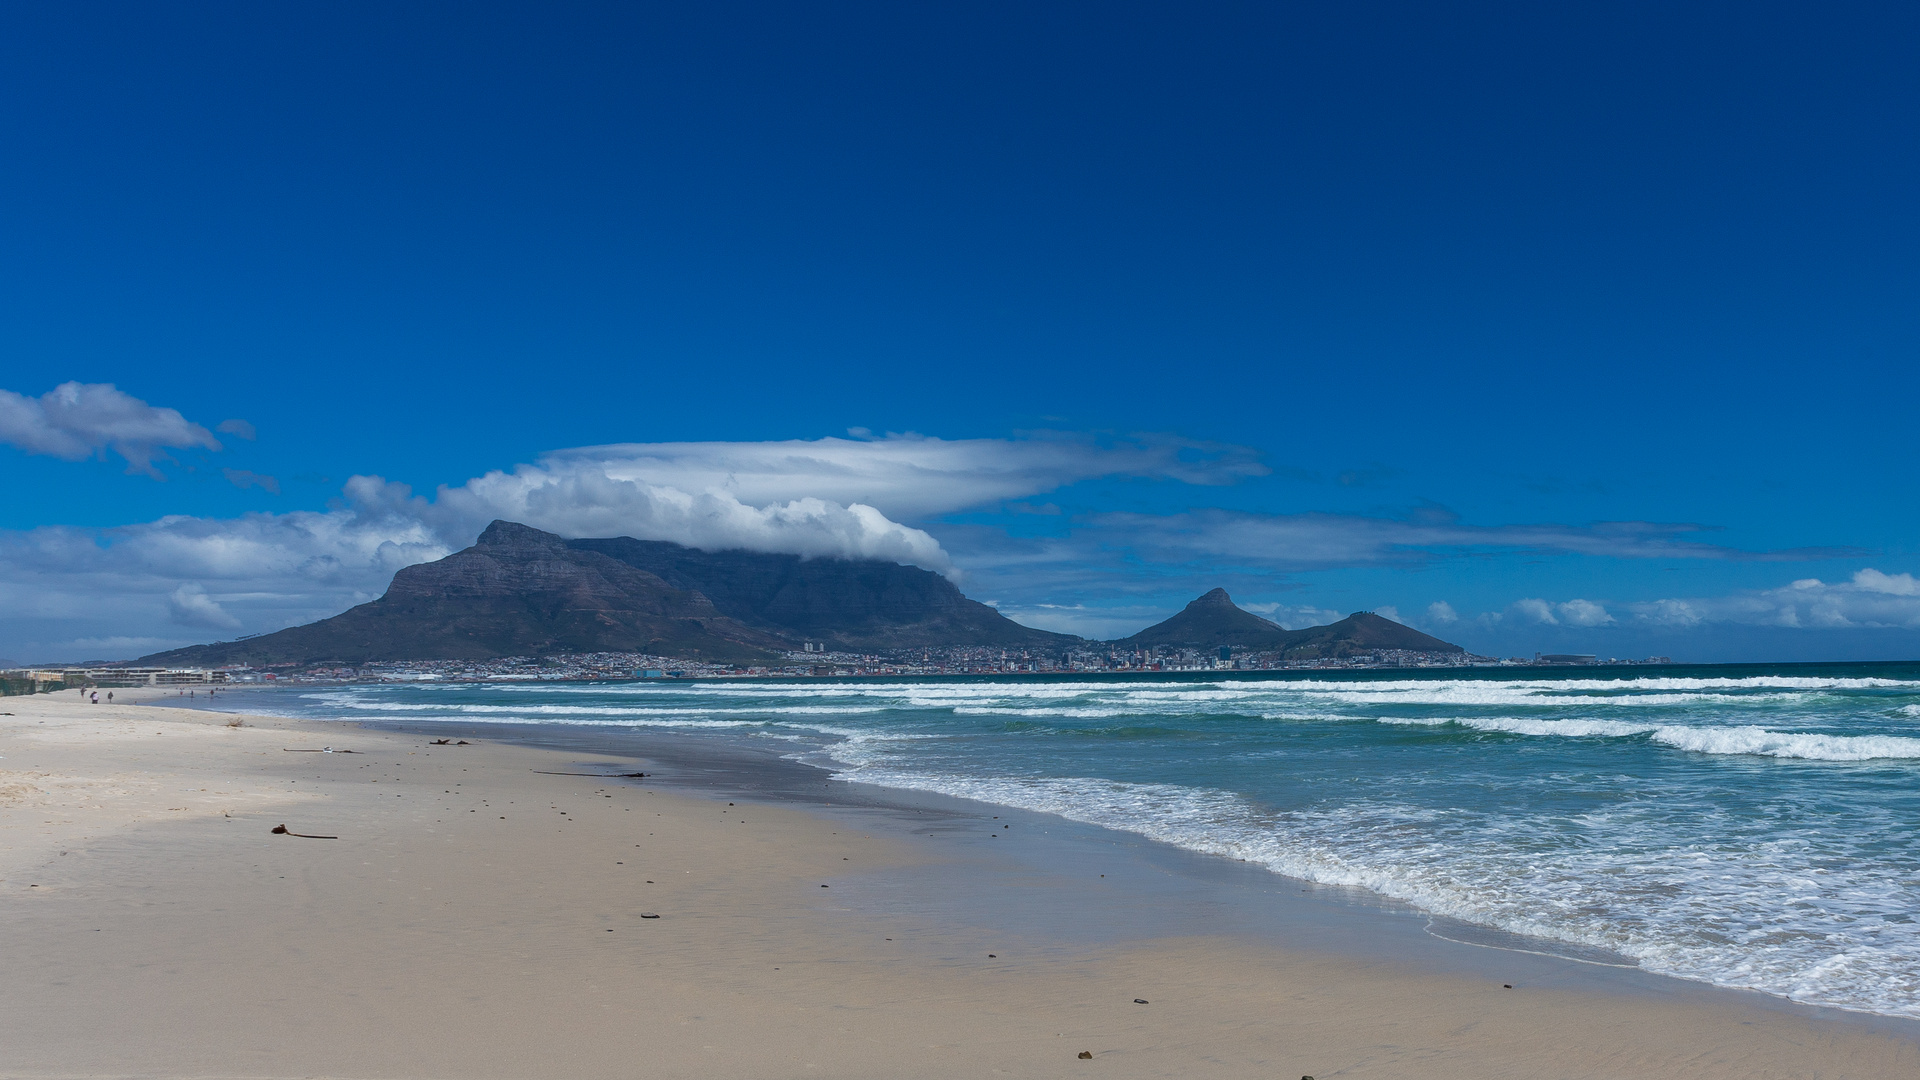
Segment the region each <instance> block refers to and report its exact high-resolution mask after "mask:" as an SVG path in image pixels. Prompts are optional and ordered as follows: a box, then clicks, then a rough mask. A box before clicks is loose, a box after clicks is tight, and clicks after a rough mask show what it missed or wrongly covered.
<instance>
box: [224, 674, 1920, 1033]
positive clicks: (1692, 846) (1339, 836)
mask: <svg viewBox="0 0 1920 1080" xmlns="http://www.w3.org/2000/svg"><path fill="white" fill-rule="evenodd" d="M237 696H240V697H243V698H244V700H245V702H246V705H247V707H248V708H251V709H258V710H260V711H271V712H279V713H288V714H297V715H304V716H321V717H331V718H337V719H342V720H376V721H382V720H383V721H397V722H403V723H407V724H419V723H421V722H423V721H436V720H439V721H457V722H459V723H461V724H468V725H471V724H475V723H503V724H516V725H518V724H545V725H569V726H572V725H595V726H615V727H637V728H652V729H674V730H677V731H680V732H682V733H704V734H706V735H709V736H711V737H713V738H717V739H725V740H730V741H737V740H745V741H749V742H753V743H755V744H758V745H762V746H767V745H772V746H777V747H779V748H780V749H781V750H782V751H783V752H784V753H785V754H787V755H789V756H791V757H793V758H795V759H797V760H800V761H804V762H807V763H810V764H814V765H819V766H821V767H824V768H828V769H831V770H832V771H833V773H834V775H836V776H838V777H839V778H842V779H845V780H855V781H862V782H865V783H869V784H879V785H885V786H890V787H895V788H908V789H915V790H921V791H932V792H941V793H945V794H948V795H955V796H961V797H965V798H969V799H977V800H982V801H985V802H989V803H996V804H1002V805H1006V806H1014V807H1021V808H1025V809H1028V810H1033V811H1039V812H1044V813H1051V814H1058V815H1060V816H1062V817H1066V818H1070V819H1072V820H1075V821H1079V822H1086V823H1090V824H1094V825H1099V826H1104V827H1107V828H1111V829H1119V830H1125V831H1128V832H1132V833H1137V834H1140V835H1142V836H1146V837H1150V838H1152V839H1155V840H1159V841H1164V842H1166V843H1169V844H1175V845H1178V846H1180V847H1183V848H1187V849H1190V850H1193V851H1198V852H1205V853H1210V854H1215V855H1221V856H1225V857H1229V858H1234V859H1240V860H1244V861H1246V862H1250V863H1254V864H1257V865H1259V866H1263V867H1266V868H1268V869H1270V870H1272V871H1273V872H1275V873H1277V874H1285V875H1290V876H1293V877H1298V878H1305V879H1308V880H1311V881H1316V882H1322V883H1326V884H1335V885H1346V886H1357V887H1360V888H1364V889H1368V890H1372V891H1373V892H1375V893H1379V894H1381V895H1384V896H1388V897H1393V898H1396V899H1399V900H1402V901H1405V902H1407V903H1410V904H1412V905H1415V906H1417V907H1419V908H1422V909H1425V910H1427V911H1429V912H1432V913H1435V914H1438V915H1444V916H1448V917H1451V918H1453V919H1458V920H1462V921H1466V922H1470V923H1476V924H1480V925H1484V926H1488V927H1493V928H1497V929H1500V930H1503V931H1507V932H1511V933H1516V934H1525V935H1531V936H1534V937H1537V938H1543V939H1548V940H1550V941H1557V942H1564V943H1568V944H1570V945H1576V946H1586V947H1591V948H1596V949H1601V950H1607V951H1609V952H1612V953H1615V954H1619V955H1622V956H1625V957H1628V958H1631V959H1632V960H1633V961H1634V962H1637V963H1638V964H1639V965H1640V966H1641V967H1642V968H1644V969H1646V970H1649V971H1653V972H1659V973H1662V974H1667V975H1672V976H1678V977H1680V978H1685V979H1695V980H1701V981H1705V982H1709V983H1714V984H1717V985H1722V986H1730V987H1743V988H1749V989H1753V990H1758V991H1763V992H1766V993H1770V994H1776V995H1781V996H1786V997H1791V998H1793V999H1794V1000H1797V1001H1802V1002H1808V1003H1815V1004H1822V1005H1829V1006H1835V1007H1839V1008H1843V1009H1853V1010H1861V1011H1868V1012H1877V1013H1884V1014H1890V1015H1896V1016H1904V1017H1914V1018H1920V920H1917V918H1916V916H1917V915H1920V838H1916V835H1915V827H1916V824H1920V665H1917V664H1834V665H1781V666H1777V667H1760V666H1754V665H1741V666H1737V667H1678V666H1674V667H1659V668H1628V669H1572V670H1568V669H1538V668H1534V669H1473V670H1465V671H1463V670H1459V669H1454V670H1451V671H1419V672H1390V671H1367V672H1338V673H1334V672H1327V673H1321V672H1314V673H1305V672H1300V673H1250V672H1249V673H1234V672H1218V673H1211V674H1207V675H1180V676H1115V677H1064V676H1062V677H967V678H953V679H945V680H924V679H913V680H909V679H848V678H837V679H813V680H765V681H745V680H716V681H679V680H673V681H649V682H632V683H554V682H549V683H494V684H484V685H479V684H436V683H411V684H382V685H365V686H342V687H329V688H315V689H309V690H277V691H274V692H271V693H262V694H245V695H237ZM235 704H237V702H235V701H232V700H229V701H228V702H227V703H226V707H228V708H232V707H234V706H235Z"/></svg>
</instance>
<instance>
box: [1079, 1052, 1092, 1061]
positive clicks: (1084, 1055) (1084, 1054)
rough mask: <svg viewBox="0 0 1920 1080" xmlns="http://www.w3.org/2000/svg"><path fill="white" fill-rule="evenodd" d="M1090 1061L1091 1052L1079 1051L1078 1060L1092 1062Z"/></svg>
mask: <svg viewBox="0 0 1920 1080" xmlns="http://www.w3.org/2000/svg"><path fill="white" fill-rule="evenodd" d="M1092 1059H1093V1051H1091V1050H1082V1051H1080V1060H1082V1061H1090V1060H1092Z"/></svg>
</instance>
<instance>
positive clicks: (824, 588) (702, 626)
mask: <svg viewBox="0 0 1920 1080" xmlns="http://www.w3.org/2000/svg"><path fill="white" fill-rule="evenodd" d="M1077 640H1079V639H1077V638H1068V637H1065V636H1063V635H1059V634H1049V633H1047V632H1045V631H1042V630H1033V629H1029V628H1027V627H1024V626H1021V625H1020V624H1018V623H1016V622H1013V621H1012V620H1010V619H1008V618H1006V617H1005V616H1003V615H1001V614H1000V613H999V612H997V611H995V610H993V609H992V608H990V607H988V606H987V605H985V604H981V603H978V602H976V601H973V600H969V599H967V598H966V597H965V596H963V595H961V593H960V590H959V589H956V588H954V586H953V584H952V583H951V582H949V581H947V580H946V579H945V578H943V577H941V576H939V575H938V574H934V573H931V572H929V571H926V570H921V569H919V568H917V567H912V566H899V565H896V564H894V563H886V562H879V561H872V560H864V561H855V560H847V559H801V558H800V557H798V556H794V555H771V554H764V553H760V552H749V551H721V552H703V551H698V550H695V549H693V548H685V547H681V546H680V545H678V544H669V543H664V542H660V541H644V540H634V539H632V538H630V537H617V538H613V539H605V540H565V539H562V538H561V537H558V536H555V535H553V534H552V533H547V532H542V531H540V530H539V529H534V528H530V527H528V526H526V525H521V524H517V523H515V522H511V521H496V522H494V523H493V524H491V525H489V526H487V529H486V531H485V532H483V533H481V534H480V539H479V540H477V541H476V542H475V543H474V545H473V546H472V547H470V548H467V549H465V550H463V551H457V552H455V553H453V554H452V555H449V556H447V557H446V558H444V559H440V560H438V561H436V562H430V563H421V564H419V565H417V566H409V567H407V568H405V569H403V570H401V571H400V572H399V573H397V574H395V575H394V577H393V583H392V584H391V585H390V586H388V588H387V592H386V595H384V596H382V597H380V598H379V599H378V600H374V601H372V602H370V603H366V604H361V605H360V606H358V607H355V608H352V609H350V610H348V611H346V612H343V613H341V614H339V615H335V616H334V617H332V618H330V619H322V620H320V621H319V622H316V623H311V624H308V625H306V626H296V627H292V628H290V629H286V630H281V631H279V632H278V633H273V634H264V635H261V636H260V637H255V638H248V639H245V640H242V641H230V642H221V643H218V644H213V645H196V646H193V647H190V648H185V649H175V650H172V651H171V652H164V653H156V654H154V655H152V656H146V657H142V658H141V660H140V663H143V664H149V663H150V664H166V665H199V666H218V665H229V664H249V665H255V666H264V665H270V664H305V663H315V662H320V661H340V662H343V663H362V662H366V661H372V660H477V659H488V658H493V657H501V656H540V655H546V654H556V653H580V652H645V653H653V654H655V655H660V656H673V657H679V658H681V659H688V660H713V661H754V660H762V661H764V660H768V659H773V658H776V657H778V656H779V655H780V654H781V653H783V652H785V651H786V650H789V649H797V648H799V647H800V643H801V642H802V641H821V642H826V643H827V644H828V645H830V646H835V647H840V648H848V649H881V648H912V647H922V646H932V645H998V646H1028V645H1049V644H1058V643H1060V642H1070V641H1077Z"/></svg>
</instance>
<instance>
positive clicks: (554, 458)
mask: <svg viewBox="0 0 1920 1080" xmlns="http://www.w3.org/2000/svg"><path fill="white" fill-rule="evenodd" d="M166 412H171V410H166ZM172 415H174V416H176V417H177V416H178V414H177V413H174V414H172ZM183 422H184V421H183ZM189 427H190V428H191V429H192V430H197V431H204V429H200V428H197V426H192V425H189ZM207 441H208V442H212V437H211V436H210V435H209V436H208V437H207ZM214 445H215V446H217V445H218V444H217V443H214ZM1261 469H1262V467H1261V466H1260V465H1259V464H1258V463H1257V462H1256V461H1254V460H1252V458H1251V455H1249V454H1247V453H1245V452H1244V451H1240V450H1238V449H1237V448H1231V447H1216V446H1209V445H1206V444H1199V443H1193V442H1187V441H1181V440H1173V439H1130V440H1117V441H1108V442H1105V443H1100V442H1095V441H1093V440H1088V439H1069V438H1064V437H1058V436H1041V437H1036V438H1031V439H1017V440H1016V439H969V440H943V439H934V438H925V437H921V436H890V437H885V438H878V439H837V438H829V439H818V440H811V441H799V440H789V441H784V442H771V443H667V444H622V445H617V446H606V447H582V448H576V449H570V450H564V451H559V452H556V453H553V454H548V455H545V456H543V457H542V458H540V459H539V460H538V461H537V462H535V463H532V464H524V465H520V466H517V467H515V468H513V469H508V470H495V471H491V472H488V473H485V474H483V475H481V476H477V477H474V478H473V479H471V480H468V481H467V482H466V483H464V484H460V485H457V486H450V485H443V486H441V487H440V488H439V489H437V490H436V491H435V492H434V493H433V495H432V496H430V497H429V496H424V495H416V494H415V493H414V492H413V490H412V488H411V487H409V486H408V485H405V484H400V483H395V482H391V481H388V480H386V479H384V478H382V477H379V476H355V477H352V478H350V479H349V480H348V481H347V482H346V484H345V485H344V486H343V487H342V489H341V493H342V499H341V500H340V502H339V504H338V505H336V506H335V507H334V508H333V509H330V510H326V511H304V510H303V511H292V512H288V513H279V514H275V513H253V514H246V515H242V516H240V517H237V518H223V519H216V518H201V517H188V516H169V517H164V518H161V519H159V520H156V521H152V522H146V523H141V524H134V525H126V526H120V527H116V528H107V529H82V528H73V527H66V526H48V527H43V528H39V529H33V530H28V531H25V532H13V533H0V592H3V593H4V595H6V596H7V597H9V598H10V599H12V600H13V601H14V606H13V608H12V614H11V615H4V616H0V640H4V641H9V642H13V643H15V644H14V645H13V646H12V647H13V648H14V649H16V650H18V651H23V652H29V653H34V654H35V655H39V654H40V653H42V652H47V651H48V650H53V651H55V652H58V653H61V654H63V655H79V654H81V653H88V651H89V650H95V651H97V652H98V653H99V654H100V655H108V654H114V653H118V654H126V653H131V652H138V651H141V650H144V649H151V648H156V647H160V646H162V645H168V644H174V643H182V642H191V641H197V640H200V639H202V638H204V637H205V636H206V635H205V634H204V632H203V631H205V630H208V629H223V630H231V629H239V628H245V629H246V630H248V631H252V632H259V631H262V630H273V629H278V628H280V627H282V626H287V625H293V624H295V623H299V622H305V621H308V620H311V619H314V618H319V617H323V616H325V615H330V614H334V613H336V612H338V611H340V610H343V609H344V608H346V607H349V606H351V605H353V604H356V603H360V602H364V601H365V600H369V599H372V598H373V597H374V596H377V595H379V593H380V592H381V591H383V590H384V589H385V587H386V583H387V581H388V580H389V579H391V577H392V576H393V573H394V571H396V570H398V569H399V568H401V567H403V566H407V565H410V564H413V563H418V562H425V561H429V560H432V559H437V558H440V557H442V556H444V555H447V554H449V553H450V552H452V551H455V550H457V549H459V548H461V547H464V546H466V545H467V544H469V543H471V542H472V540H473V538H474V537H475V536H477V535H478V534H479V532H480V530H481V529H483V528H485V527H486V524H487V523H488V522H489V521H492V520H493V519H495V518H506V519H509V520H513V521H520V522H524V523H525V524H528V525H532V526H534V527H536V528H539V529H544V530H547V531H550V532H555V533H559V534H561V535H563V536H569V537H579V536H634V537H638V538H641V539H648V540H668V541H672V542H675V543H680V544H685V545H688V546H690V547H697V548H701V549H704V550H709V551H712V550H723V549H728V548H743V549H747V550H752V551H767V552H781V553H788V554H797V555H801V556H804V557H810V558H833V557H838V558H857V559H860V558H870V559H885V560H888V561H892V562H901V563H908V564H911V565H915V566H920V567H924V568H926V569H929V570H933V571H936V572H938V573H942V574H946V575H948V576H950V577H955V578H957V577H959V575H960V572H959V569H958V567H957V566H956V565H955V563H954V561H953V559H952V557H951V556H950V555H949V553H948V552H947V551H946V550H945V548H943V547H942V546H941V544H940V542H939V541H938V540H936V539H935V538H934V536H933V535H932V534H930V533H929V532H927V531H926V530H924V529H921V528H917V527H914V526H911V525H907V524H903V523H902V522H901V521H899V520H896V519H895V517H894V516H890V515H894V514H897V515H901V516H906V515H920V516H934V515H938V514H941V513H948V512H953V511H958V510H963V509H967V508H970V507H974V506H978V505H981V504H982V503H991V502H993V501H996V500H1004V499H1011V498H1021V497H1026V496H1031V495H1035V494H1040V493H1043V492H1047V491H1052V490H1055V489H1057V488H1059V487H1061V486H1063V485H1067V484H1071V483H1075V482H1078V481H1081V480H1085V479H1089V478H1093V477H1102V476H1123V477H1142V478H1152V479H1161V480H1172V481H1175V482H1179V483H1185V484H1194V485H1219V484H1225V483H1230V482H1232V481H1233V480H1234V479H1235V478H1237V477H1240V476H1246V475H1257V474H1258V472H1259V471H1261ZM229 479H230V480H231V479H232V478H231V477H229ZM236 486H239V485H236ZM862 499H873V500H875V501H879V502H884V503H885V504H886V506H887V510H884V511H883V510H882V509H881V508H879V507H878V506H876V505H873V503H870V502H864V501H861V500H862ZM109 598H110V605H108V606H102V602H106V601H108V600H109ZM87 601H93V602H92V603H89V602H87ZM54 624H63V625H68V626H71V627H72V628H73V630H74V631H76V632H72V633H68V634H49V633H47V632H46V631H48V630H50V629H52V627H53V625H54ZM128 626H139V627H144V628H145V629H144V631H143V632H142V633H140V634H138V635H132V636H129V635H127V634H125V633H124V628H125V627H128ZM36 628H37V629H36ZM36 650H37V651H36ZM76 650H77V652H76ZM48 655H52V653H48Z"/></svg>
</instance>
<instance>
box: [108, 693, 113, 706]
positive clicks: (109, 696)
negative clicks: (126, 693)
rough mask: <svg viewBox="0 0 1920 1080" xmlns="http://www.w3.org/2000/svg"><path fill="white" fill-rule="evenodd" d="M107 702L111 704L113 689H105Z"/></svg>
mask: <svg viewBox="0 0 1920 1080" xmlns="http://www.w3.org/2000/svg"><path fill="white" fill-rule="evenodd" d="M107 704H109V705H111V704H113V691H111V690H109V691H107Z"/></svg>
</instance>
